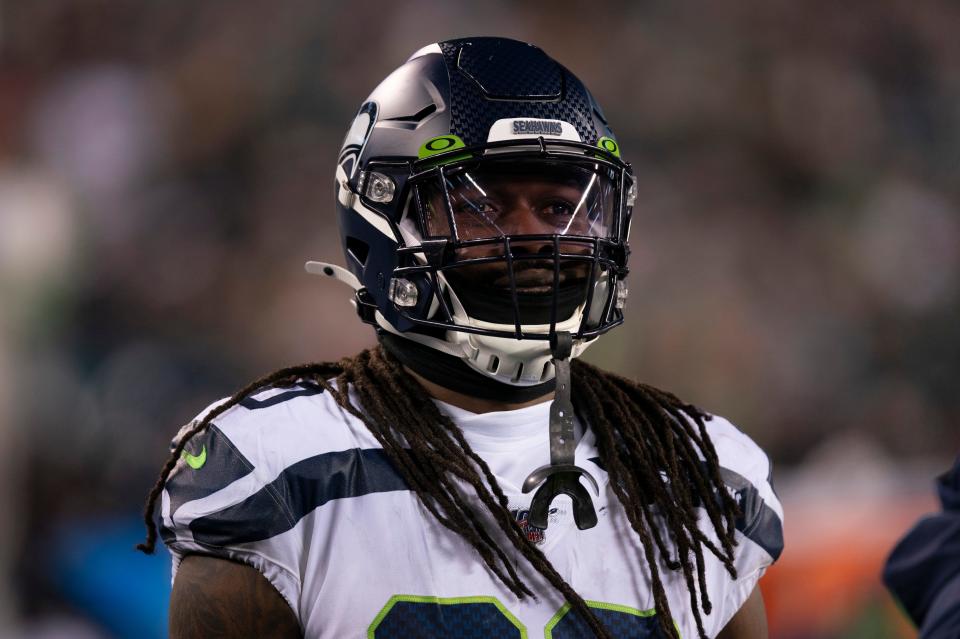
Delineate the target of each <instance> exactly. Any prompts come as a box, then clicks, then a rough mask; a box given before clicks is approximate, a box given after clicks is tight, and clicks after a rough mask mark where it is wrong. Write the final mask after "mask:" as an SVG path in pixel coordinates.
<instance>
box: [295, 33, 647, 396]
mask: <svg viewBox="0 0 960 639" xmlns="http://www.w3.org/2000/svg"><path fill="white" fill-rule="evenodd" d="M336 192H337V197H336V201H337V212H338V216H339V226H340V234H341V238H342V242H343V249H344V253H345V256H346V261H347V269H346V270H344V269H342V268H340V267H336V266H334V265H331V264H324V263H317V262H314V263H310V264H309V265H308V270H311V271H313V272H317V273H323V274H326V275H329V276H333V277H337V278H338V279H341V280H343V281H346V282H348V283H349V284H351V285H352V286H353V287H354V289H355V291H356V297H355V303H356V305H357V310H358V312H359V314H360V316H361V318H363V319H364V321H367V322H369V323H372V324H375V325H377V326H379V327H380V328H381V329H383V330H385V331H389V332H390V333H394V334H396V335H400V336H402V337H405V338H407V339H411V340H414V341H416V342H419V343H420V344H424V345H427V346H429V347H431V348H434V349H436V350H438V351H440V352H443V353H446V354H451V355H455V356H456V357H459V358H461V359H463V360H464V361H465V362H466V363H467V364H469V366H470V367H471V368H473V369H474V370H476V371H479V372H480V373H482V374H484V375H486V376H488V377H491V378H494V379H496V380H498V381H501V382H505V383H508V384H512V385H515V386H532V385H535V384H540V383H543V382H545V381H547V380H550V379H551V378H552V377H553V375H554V370H553V364H552V363H551V352H550V340H551V338H555V337H556V335H557V334H558V333H567V334H569V335H570V336H571V337H572V339H573V348H572V351H573V353H572V354H573V356H576V355H579V354H580V353H581V352H582V351H583V350H584V349H585V348H586V347H587V346H588V345H589V344H590V343H591V342H592V341H593V340H595V339H596V338H597V337H598V336H599V335H601V334H602V333H604V332H606V331H608V330H610V329H611V328H613V327H614V326H617V325H618V324H620V323H621V322H622V321H623V305H624V301H625V299H626V294H627V289H626V285H625V282H624V278H625V277H626V275H627V256H628V253H629V250H628V245H627V236H628V233H629V228H630V216H631V211H632V207H633V201H634V197H635V185H634V179H633V174H632V171H631V168H630V165H629V164H627V163H625V162H623V161H622V160H621V158H620V148H619V145H618V143H617V141H616V138H615V137H614V135H613V132H612V131H611V130H610V128H609V126H608V124H607V121H606V119H605V118H604V116H603V113H602V111H601V110H600V107H599V106H598V105H597V103H596V102H595V101H594V99H593V97H592V96H591V95H590V93H589V92H588V91H587V89H586V88H585V87H584V86H583V84H582V83H581V82H580V80H578V79H577V78H576V77H575V76H574V75H573V74H572V73H570V71H568V70H567V69H565V68H564V67H562V66H561V65H560V64H559V63H557V62H556V61H555V60H553V59H552V58H550V57H549V56H547V55H546V54H545V53H544V52H543V51H541V50H540V49H538V48H537V47H535V46H532V45H529V44H525V43H522V42H517V41H514V40H508V39H504V38H464V39H459V40H450V41H446V42H440V43H438V44H432V45H429V46H427V47H424V48H423V49H421V50H419V51H417V52H416V53H414V54H413V56H412V57H411V58H410V59H409V60H407V62H406V63H405V64H404V65H403V66H401V67H400V68H399V69H397V70H396V71H394V72H393V73H391V74H390V75H389V76H388V77H387V78H386V79H385V80H384V81H383V82H382V83H381V84H380V85H379V86H378V87H377V88H376V89H375V90H374V91H373V93H372V94H371V95H370V97H369V98H368V99H367V100H366V102H364V104H363V105H362V106H361V107H360V110H359V112H358V113H357V116H356V118H355V119H354V121H353V125H352V126H351V128H350V131H349V132H348V133H347V136H346V139H345V140H344V143H343V148H342V150H341V152H340V157H339V161H338V165H337V175H336Z"/></svg>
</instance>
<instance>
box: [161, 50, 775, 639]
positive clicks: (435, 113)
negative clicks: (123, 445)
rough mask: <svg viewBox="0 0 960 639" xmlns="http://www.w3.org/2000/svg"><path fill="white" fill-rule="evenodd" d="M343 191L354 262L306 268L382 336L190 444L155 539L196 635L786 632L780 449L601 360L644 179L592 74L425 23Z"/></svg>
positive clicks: (380, 97) (385, 93)
mask: <svg viewBox="0 0 960 639" xmlns="http://www.w3.org/2000/svg"><path fill="white" fill-rule="evenodd" d="M335 188H336V207H337V213H338V216H339V227H340V233H341V237H342V242H343V249H344V254H345V259H346V268H343V267H340V266H337V265H334V264H329V263H319V262H310V263H308V264H307V269H308V271H310V272H312V273H316V274H318V275H321V276H325V277H328V278H330V279H331V280H338V281H340V282H342V283H344V284H347V285H348V286H350V287H351V288H352V289H353V302H354V304H355V306H356V309H357V312H358V314H359V316H360V318H361V319H362V320H363V321H364V322H366V323H368V324H370V325H372V326H373V327H374V328H375V330H376V332H377V336H378V338H379V346H378V347H377V348H374V349H372V350H370V351H366V352H363V353H360V354H359V355H357V356H355V357H350V358H346V359H344V360H342V361H339V362H336V363H327V364H307V365H302V366H296V367H293V368H286V369H283V370H280V371H277V372H276V373H273V374H271V375H269V376H267V377H265V378H263V379H260V380H258V381H256V382H254V383H253V384H251V385H250V386H248V387H246V388H244V389H243V390H241V391H240V392H238V393H237V394H236V395H234V396H233V397H231V398H229V399H227V400H223V401H221V402H218V403H216V404H214V405H212V406H211V407H210V408H208V409H207V410H205V411H203V412H202V413H201V414H200V415H199V416H198V417H197V419H196V420H194V422H192V423H191V424H188V425H187V426H186V427H184V429H183V430H182V431H181V432H180V433H179V435H178V436H177V437H176V438H175V439H174V443H173V450H172V454H171V457H170V459H169V460H168V463H167V464H166V466H165V467H164V469H163V472H162V474H161V477H160V479H159V480H158V483H157V485H156V486H155V487H154V490H153V491H152V492H151V494H150V497H149V501H148V504H147V508H146V510H147V526H148V538H147V540H146V543H145V544H143V546H142V548H143V549H144V550H146V551H148V552H149V551H151V550H152V549H153V547H154V543H155V541H156V538H157V536H158V534H159V536H160V537H161V538H162V540H163V541H164V542H165V543H166V544H167V545H168V546H169V548H170V550H171V552H172V553H173V556H174V575H175V578H174V582H173V595H172V601H171V613H170V614H171V617H170V619H171V634H172V635H173V636H174V637H200V636H204V637H208V636H271V637H299V636H306V637H316V638H330V639H334V638H336V639H342V638H344V637H363V636H366V637H374V638H377V639H385V638H393V637H419V638H428V639H429V638H432V637H541V636H543V637H553V638H555V639H559V638H562V637H587V636H596V637H606V638H610V637H662V638H667V637H685V638H690V637H699V638H703V637H718V636H720V637H725V638H727V639H731V638H756V637H765V636H766V616H765V613H764V608H763V602H762V599H761V596H760V594H759V590H758V589H757V582H758V580H759V578H760V576H761V575H762V574H763V572H764V570H765V569H766V568H767V566H768V565H769V564H771V563H772V562H773V561H774V560H775V559H776V558H777V557H778V556H779V554H780V552H781V549H782V524H781V521H782V509H781V506H780V504H779V502H778V500H777V497H776V496H775V494H774V492H773V489H772V486H771V484H770V479H769V478H770V462H769V461H768V459H767V457H766V455H764V453H763V452H762V451H761V450H760V449H759V448H758V447H757V446H756V445H755V444H754V443H753V442H752V441H751V440H750V439H749V438H748V437H746V436H745V435H744V434H742V433H741V432H740V431H738V430H737V429H736V428H735V427H734V426H732V425H731V424H730V423H729V422H728V421H726V420H724V419H722V418H720V417H715V416H711V415H709V414H707V413H705V412H703V411H701V410H700V409H698V408H696V407H694V406H692V405H690V404H687V403H684V402H682V401H680V400H679V399H677V398H676V397H675V396H673V395H672V394H670V393H668V392H665V391H662V390H658V389H656V388H653V387H651V386H647V385H644V384H638V383H634V382H632V381H629V380H626V379H624V378H622V377H619V376H617V375H613V374H611V373H608V372H605V371H602V370H599V369H597V368H594V367H592V366H589V365H587V364H584V363H581V362H579V361H578V360H576V357H577V356H579V355H580V354H581V353H582V352H583V351H584V349H586V348H587V347H588V346H589V345H590V344H592V343H594V342H595V341H596V340H597V339H598V338H599V337H600V336H601V335H602V334H604V333H605V332H607V331H608V330H610V329H612V328H614V327H616V326H618V325H619V324H621V323H622V321H623V312H624V306H625V303H626V299H627V287H626V283H625V282H626V276H627V257H628V254H629V246H628V243H627V238H628V236H629V233H630V222H631V214H632V210H633V206H634V200H635V197H636V188H635V182H634V177H633V173H632V170H631V168H630V165H629V164H627V163H626V162H625V161H624V160H623V159H622V157H621V151H620V145H619V143H618V142H617V138H616V136H615V135H614V133H613V131H612V130H611V128H610V126H609V125H608V123H607V120H606V118H605V117H604V115H603V112H602V111H601V109H600V107H599V105H598V104H597V103H596V101H595V100H594V99H593V97H592V96H591V94H590V93H589V92H588V91H587V89H586V88H585V87H584V85H583V84H582V83H581V82H580V80H578V79H577V78H576V77H575V76H574V75H573V74H572V73H571V72H570V71H568V70H567V69H565V68H564V67H562V66H561V65H560V64H558V63H557V62H556V61H555V60H553V59H552V58H550V57H549V56H547V55H546V54H545V53H544V52H543V51H541V50H540V49H538V48H536V47H534V46H531V45H528V44H525V43H521V42H516V41H513V40H507V39H503V38H467V39H460V40H450V41H446V42H440V43H438V44H433V45H430V46H427V47H425V48H423V49H421V50H419V51H417V52H416V53H414V54H413V56H412V57H411V58H410V59H409V60H407V62H406V63H405V64H403V66H401V67H400V68H398V69H397V70H396V71H394V72H393V73H392V74H390V75H389V76H388V77H387V78H386V79H385V80H384V81H383V82H382V83H381V84H380V85H379V86H378V87H377V88H376V89H375V90H374V92H373V93H372V94H371V95H370V97H369V98H368V99H367V101H366V102H364V104H363V105H362V106H361V107H360V110H359V112H358V113H357V116H356V118H355V119H354V121H353V124H352V126H351V127H350V130H349V132H348V133H347V136H346V140H345V141H344V144H343V148H342V150H341V152H340V156H339V162H338V167H337V174H336V187H335ZM157 506H159V507H158V508H157ZM155 510H156V511H158V512H157V515H158V517H157V520H156V521H155V520H154V519H153V513H154V511H155Z"/></svg>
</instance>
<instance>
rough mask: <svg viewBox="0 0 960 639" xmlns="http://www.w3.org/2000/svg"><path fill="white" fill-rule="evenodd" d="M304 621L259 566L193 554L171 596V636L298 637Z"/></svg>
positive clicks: (186, 559) (190, 638)
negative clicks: (258, 569) (299, 621)
mask: <svg viewBox="0 0 960 639" xmlns="http://www.w3.org/2000/svg"><path fill="white" fill-rule="evenodd" d="M301 636H302V635H301V633H300V624H299V623H298V622H297V618H296V616H295V615H294V614H293V610H291V609H290V606H289V605H288V604H287V602H286V601H285V600H284V598H283V597H281V596H280V593H278V592H277V590H276V589H275V588H274V587H273V586H272V585H271V584H270V582H269V581H267V579H266V577H264V576H263V575H261V574H260V573H259V572H258V571H257V570H256V569H255V568H252V567H251V566H247V565H245V564H240V563H236V562H233V561H228V560H226V559H218V558H216V557H207V556H202V555H188V556H186V557H184V558H183V561H181V562H180V567H179V568H178V570H177V576H176V579H175V580H174V582H173V593H172V594H171V596H170V637H171V639H194V638H199V637H204V638H216V637H231V638H234V637H276V638H277V639H299V638H300V637H301Z"/></svg>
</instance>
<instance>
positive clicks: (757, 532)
mask: <svg viewBox="0 0 960 639" xmlns="http://www.w3.org/2000/svg"><path fill="white" fill-rule="evenodd" d="M588 461H590V462H592V463H594V464H596V465H597V466H598V467H600V468H602V469H603V470H606V469H607V467H606V465H605V464H604V463H603V461H602V460H601V459H600V458H599V457H591V458H590V459H589V460H588ZM720 478H721V479H722V480H723V483H724V484H726V485H727V486H728V487H730V488H732V489H733V490H734V491H735V492H736V497H735V499H736V500H737V503H738V504H740V513H741V514H740V516H739V517H738V518H737V521H736V527H737V530H739V531H740V532H741V533H742V534H743V536H744V537H746V538H747V539H749V540H750V541H752V542H753V543H755V544H757V545H758V546H760V547H761V548H763V549H764V550H765V551H766V552H767V554H768V555H770V556H771V557H773V560H774V561H776V560H777V559H779V558H780V554H781V553H782V552H783V522H782V521H780V517H779V516H778V515H777V513H776V511H774V510H773V508H771V507H770V506H769V504H767V502H765V501H763V498H762V497H761V496H760V491H758V490H757V487H756V486H754V485H753V484H752V483H751V482H750V480H748V479H747V478H746V477H744V476H743V475H741V474H740V473H737V472H735V471H732V470H730V469H729V468H723V467H721V468H720Z"/></svg>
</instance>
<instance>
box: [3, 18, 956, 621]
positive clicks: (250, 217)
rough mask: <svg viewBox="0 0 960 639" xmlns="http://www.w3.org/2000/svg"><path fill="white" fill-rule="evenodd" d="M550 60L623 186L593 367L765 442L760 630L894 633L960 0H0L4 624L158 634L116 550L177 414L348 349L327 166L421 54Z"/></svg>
mask: <svg viewBox="0 0 960 639" xmlns="http://www.w3.org/2000/svg"><path fill="white" fill-rule="evenodd" d="M493 34H497V35H504V36H509V37H515V38H518V39H521V40H528V41H532V42H535V43H537V44H539V45H540V46H541V47H542V48H544V49H546V50H547V51H548V52H549V53H550V54H551V55H553V56H555V57H556V58H558V59H559V60H560V61H561V62H563V63H564V64H566V65H567V66H568V67H570V68H571V69H572V70H573V71H574V72H576V73H577V74H578V75H580V76H581V77H582V78H583V79H584V80H585V81H586V82H587V84H588V85H589V86H590V87H591V89H592V90H593V92H594V93H595V95H596V96H597V98H598V99H599V100H600V102H601V103H602V104H603V105H604V107H605V109H606V111H607V116H608V117H609V118H610V120H611V122H613V123H614V126H615V129H616V130H617V132H618V134H619V139H620V142H621V145H622V147H623V149H624V150H625V155H626V156H627V157H628V159H630V160H632V161H633V163H634V165H635V167H636V172H637V175H638V176H639V180H640V185H641V186H640V197H639V198H638V202H639V204H638V210H637V213H636V215H637V221H636V222H635V224H634V230H633V238H632V240H633V242H632V245H633V249H634V255H633V262H632V268H633V270H632V274H631V277H630V280H629V282H630V289H631V299H630V303H629V309H628V310H629V315H628V323H627V325H626V326H625V327H623V328H621V329H619V330H617V331H615V332H613V333H612V334H610V335H609V336H607V337H606V338H605V339H604V340H601V341H600V343H599V344H598V345H597V346H595V347H594V348H593V349H592V350H591V351H590V352H589V354H588V359H589V360H591V361H593V362H595V363H599V364H602V365H604V366H607V367H609V368H612V369H614V370H616V371H619V372H621V373H624V374H627V375H631V376H634V377H637V378H641V379H643V380H646V381H649V382H651V383H655V384H658V385H661V386H664V387H667V388H670V389H672V390H674V391H676V392H677V393H678V394H680V395H681V396H683V397H685V398H687V399H689V400H691V401H694V402H696V403H698V404H700V405H702V406H704V407H706V408H708V409H710V410H712V411H715V412H717V413H720V414H724V415H726V416H728V417H729V418H731V419H732V420H733V421H734V422H736V423H737V424H739V425H740V426H741V427H742V428H743V429H744V430H745V431H746V432H748V433H749V434H750V435H751V436H753V437H754V438H755V439H756V440H757V441H758V442H759V443H760V444H761V445H762V446H764V447H765V448H766V449H767V450H768V451H769V452H770V454H771V455H772V457H773V459H774V460H775V463H776V466H777V473H776V480H777V486H778V490H779V492H780V494H781V497H782V499H783V502H784V504H785V507H786V517H787V520H786V543H787V549H786V552H785V554H784V556H783V559H782V561H781V562H780V563H779V564H778V565H776V566H775V567H774V568H773V569H771V571H770V572H769V573H768V576H767V577H766V578H765V579H764V581H763V588H764V593H765V596H766V600H767V603H768V609H769V616H770V624H771V634H772V636H773V637H774V639H860V638H863V639H867V638H870V639H902V638H908V637H911V636H913V634H915V631H912V630H911V629H910V627H909V624H907V623H906V622H905V621H904V620H903V619H901V618H900V615H899V613H898V612H897V610H896V606H895V604H894V603H893V602H892V601H891V600H890V598H889V597H888V596H887V595H886V594H885V593H884V591H883V589H882V587H881V586H880V583H879V579H878V573H879V570H880V566H881V563H882V560H883V557H884V555H885V553H886V552H887V551H888V549H889V548H890V546H891V545H892V543H893V542H894V540H895V539H896V538H897V537H898V536H899V535H900V534H902V533H903V532H904V531H905V530H906V529H907V527H908V526H909V525H910V522H911V521H912V520H914V519H915V518H916V517H918V516H919V515H920V514H922V513H924V512H927V511H930V510H932V509H933V508H934V507H935V503H934V500H933V497H932V493H931V481H932V478H933V477H934V476H935V475H936V474H937V473H938V472H940V471H942V470H945V469H946V468H948V466H949V464H950V461H951V460H952V458H953V457H954V456H955V455H956V453H957V452H958V450H960V431H958V428H957V425H958V424H960V392H958V390H960V389H958V380H960V330H958V327H960V296H958V287H960V216H958V205H960V179H958V174H960V173H958V170H960V37H958V34H960V4H957V3H956V2H954V1H953V0H941V1H936V0H856V1H853V0H851V1H850V2H842V3H838V2H827V1H825V0H809V1H806V2H796V1H795V0H736V1H729V2H708V1H704V2H694V1H692V0H670V1H668V0H645V1H630V2H627V1H624V2H598V1H594V2H580V1H566V0H553V1H544V2H533V1H522V2H506V1H504V0H499V1H494V2H484V3H458V2H445V1H442V0H412V1H409V2H392V3H386V2H369V1H367V0H353V1H351V2H330V1H326V0H310V1H305V0H290V1H285V2H273V1H268V0H252V1H243V2H233V1H222V0H221V1H210V2H202V3H199V2H185V1H182V0H181V1H168V2H148V1H146V0H142V1H139V2H135V1H132V0H111V1H108V0H89V1H82V0H36V1H31V0H0V512H2V513H3V515H2V517H3V524H2V526H0V571H2V576H3V579H2V580H0V637H30V638H34V637H44V638H46V637H50V638H53V637H79V638H91V639H94V638H110V637H116V638H125V637H160V636H165V635H164V633H165V614H166V600H165V597H166V592H167V590H168V588H169V585H168V580H169V579H168V577H169V567H168V562H169V558H168V556H166V555H165V554H160V555H158V556H157V557H153V558H146V557H142V556H141V555H139V554H137V553H134V552H133V550H132V546H133V544H134V543H136V542H137V541H138V540H139V539H140V535H141V527H140V525H139V523H138V518H139V511H140V508H141V504H142V500H143V497H144V496H145V494H146V492H147V491H148V489H149V487H150V486H151V485H152V483H153V481H154V478H155V474H156V472H157V471H158V469H159V467H160V465H161V464H162V462H163V460H164V458H165V457H166V454H167V444H168V442H169V440H170V438H171V436H172V435H173V434H174V433H175V432H176V430H177V428H178V426H179V425H180V424H182V423H184V422H185V421H186V420H188V419H190V418H191V417H192V416H193V415H194V414H195V413H196V412H198V411H199V410H200V409H201V408H203V407H204V406H205V405H206V404H207V403H208V402H209V401H211V400H212V399H214V398H216V397H220V396H223V395H227V394H230V393H231V392H232V390H233V389H236V388H238V387H239V386H241V385H242V384H243V383H245V381H247V380H249V379H251V378H252V377H253V376H256V375H259V374H261V373H263V372H266V371H269V370H272V369H275V368H277V367H279V366H281V365H283V364H290V363H295V362H301V361H306V360H324V359H331V358H338V357H340V356H343V355H347V354H350V353H353V352H354V351H356V350H358V349H360V348H362V347H364V346H366V345H369V344H370V343H371V342H372V333H371V331H370V330H369V329H368V328H367V327H364V326H361V325H360V324H359V322H358V321H357V320H356V319H355V318H354V317H353V315H352V312H351V310H350V308H349V306H348V304H347V295H346V290H345V289H342V288H338V287H336V286H333V285H331V284H328V283H323V282H320V281H319V280H316V281H315V280H314V279H311V278H310V277H308V276H307V275H305V274H304V273H303V268H302V264H303V262H304V261H305V260H306V259H308V258H320V259H339V246H338V236H337V231H336V228H335V220H334V216H333V211H332V206H331V203H332V197H333V196H332V188H331V187H332V183H333V167H334V160H335V157H336V155H337V150H338V148H339V144H340V141H341V139H342V137H343V135H344V133H345V131H346V127H347V125H348V123H349V122H350V120H351V118H352V116H353V114H354V112H355V110H356V108H357V107H358V106H359V105H360V103H361V101H362V100H363V99H364V98H365V97H366V95H367V94H368V93H369V91H370V90H371V89H372V88H373V87H374V86H375V84H376V83H377V82H378V81H379V80H380V79H381V78H382V77H383V76H384V75H385V74H386V73H387V72H389V71H390V70H391V69H393V68H394V67H395V66H397V65H398V64H400V63H401V62H402V61H403V60H404V59H405V58H406V56H408V55H409V54H410V53H411V52H413V51H414V50H416V49H417V48H419V47H420V46H422V45H424V44H427V43H430V42H434V41H437V40H440V39H445V38H449V37H456V36H464V35H493Z"/></svg>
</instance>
